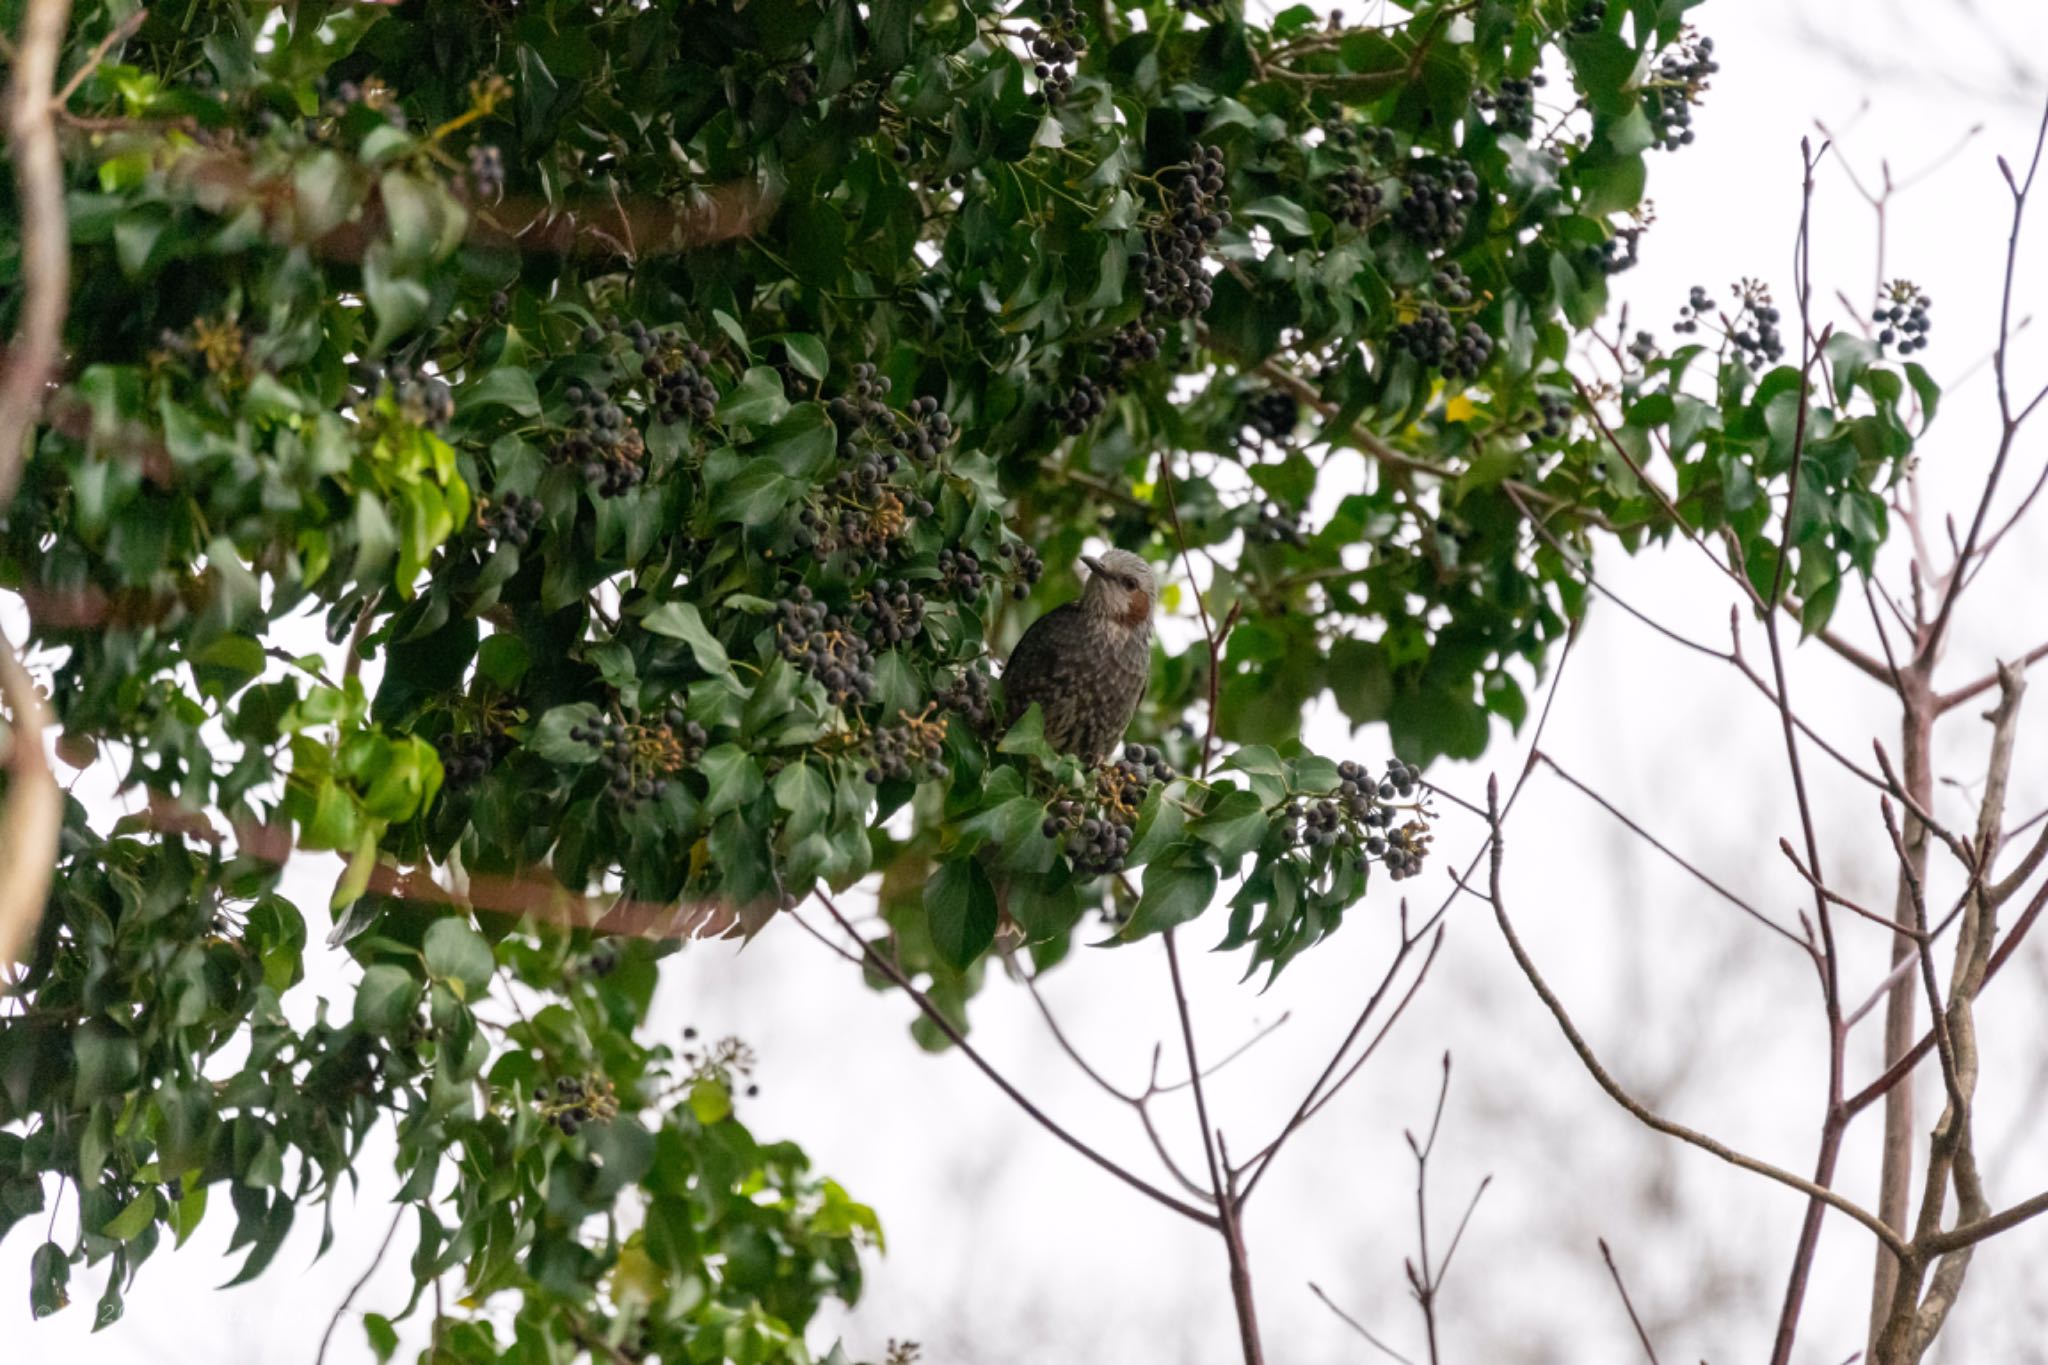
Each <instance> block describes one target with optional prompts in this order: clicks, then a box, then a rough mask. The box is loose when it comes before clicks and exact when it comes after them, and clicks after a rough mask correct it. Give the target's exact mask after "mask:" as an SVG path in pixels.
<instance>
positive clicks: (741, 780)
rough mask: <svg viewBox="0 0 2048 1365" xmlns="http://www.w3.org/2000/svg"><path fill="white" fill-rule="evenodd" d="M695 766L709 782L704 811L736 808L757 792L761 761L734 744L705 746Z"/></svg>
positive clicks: (758, 789) (715, 812)
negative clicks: (758, 761)
mask: <svg viewBox="0 0 2048 1365" xmlns="http://www.w3.org/2000/svg"><path fill="white" fill-rule="evenodd" d="M697 770H698V771H699V772H701V773H703V774H704V780H705V781H706V782H708V783H710V784H711V793H710V796H709V797H708V798H707V799H706V801H705V804H704V813H705V814H706V815H721V814H723V813H724V812H726V811H729V810H736V809H738V808H739V807H741V806H744V805H746V804H748V803H749V802H751V801H752V800H753V799H754V798H755V797H757V796H759V795H760V794H761V765H760V764H759V763H757V762H755V760H754V756H753V755H752V754H750V753H748V752H747V751H746V750H745V749H742V748H741V747H740V746H739V745H737V744H721V745H718V746H717V747H716V748H713V749H707V750H705V752H704V757H703V758H701V759H699V760H698V762H697Z"/></svg>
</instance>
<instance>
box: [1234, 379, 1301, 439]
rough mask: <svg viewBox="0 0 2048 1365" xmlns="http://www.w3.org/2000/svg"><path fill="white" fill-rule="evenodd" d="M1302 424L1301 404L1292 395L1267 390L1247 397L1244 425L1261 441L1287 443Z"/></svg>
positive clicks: (1280, 391) (1275, 390)
mask: <svg viewBox="0 0 2048 1365" xmlns="http://www.w3.org/2000/svg"><path fill="white" fill-rule="evenodd" d="M1300 422H1301V403H1300V401H1299V400H1298V399H1296V398H1295V396H1294V395H1293V394H1291V393H1286V392H1283V391H1282V390H1280V389H1265V390H1262V391H1260V392H1258V393H1253V394H1248V395H1246V397H1245V401H1244V425H1245V427H1246V428H1248V429H1249V430H1250V431H1251V432H1253V433H1254V435H1255V436H1257V437H1259V438H1260V439H1263V440H1268V441H1286V440H1287V439H1288V438H1290V437H1292V436H1293V435H1294V428H1295V427H1296V426H1297V425H1299V424H1300Z"/></svg>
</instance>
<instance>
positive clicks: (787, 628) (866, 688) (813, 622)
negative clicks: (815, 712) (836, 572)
mask: <svg viewBox="0 0 2048 1365" xmlns="http://www.w3.org/2000/svg"><path fill="white" fill-rule="evenodd" d="M775 608H776V612H777V616H776V621H775V643H776V647H777V648H778V649H779V650H780V651H781V652H782V657H783V658H785V659H787V660H789V661H790V662H791V663H793V664H795V665H796V666H797V667H798V668H800V669H802V670H803V671H804V672H805V673H808V674H810V676H811V677H813V678H816V679H817V680H818V681H819V682H820V683H823V684H824V687H825V694H826V695H827V696H829V697H830V698H831V699H832V704H833V705H834V706H845V705H847V704H849V703H859V702H865V701H866V700H868V698H870V697H872V696H874V694H875V675H874V672H873V667H874V651H873V650H872V649H871V648H869V646H868V641H867V637H866V636H865V635H863V634H862V633H861V632H860V631H857V630H855V629H854V628H853V627H852V625H851V624H850V623H849V622H848V621H847V620H846V619H845V618H844V617H842V616H839V615H838V614H836V613H834V612H830V611H827V610H826V609H825V604H824V603H822V602H819V601H817V600H815V598H814V596H813V595H812V592H811V589H810V587H809V586H808V585H799V586H798V588H797V590H796V595H795V597H794V598H784V599H783V600H782V601H780V602H777V603H776V604H775Z"/></svg>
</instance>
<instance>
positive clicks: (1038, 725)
mask: <svg viewBox="0 0 2048 1365" xmlns="http://www.w3.org/2000/svg"><path fill="white" fill-rule="evenodd" d="M996 751H997V752H998V753H1005V754H1023V755H1024V756H1025V757H1027V758H1035V759H1037V760H1039V761H1040V762H1041V763H1057V762H1059V759H1060V756H1059V752H1058V751H1057V750H1056V749H1054V748H1053V747H1052V745H1051V744H1049V743H1047V742H1046V738H1045V713H1044V712H1043V711H1041V710H1040V709H1039V706H1038V703H1037V702H1033V703H1031V705H1030V706H1028V707H1026V708H1025V711H1024V714H1023V715H1021V716H1019V717H1017V723H1016V724H1015V725H1012V726H1011V727H1010V729H1009V732H1008V733H1007V734H1005V735H1004V736H1003V738H1002V742H1001V743H999V744H997V745H996Z"/></svg>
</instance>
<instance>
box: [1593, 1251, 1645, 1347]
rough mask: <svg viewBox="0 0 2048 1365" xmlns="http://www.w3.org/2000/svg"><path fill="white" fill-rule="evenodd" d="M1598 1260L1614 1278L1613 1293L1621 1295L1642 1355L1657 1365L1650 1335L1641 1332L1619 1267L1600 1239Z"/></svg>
mask: <svg viewBox="0 0 2048 1365" xmlns="http://www.w3.org/2000/svg"><path fill="white" fill-rule="evenodd" d="M1600 1259H1601V1260H1603V1261H1605V1262H1607V1273H1608V1274H1609V1275H1612V1276H1613V1277H1614V1292H1615V1293H1617V1294H1619V1295H1621V1306H1622V1307H1623V1308H1626V1309H1627V1310H1628V1320H1629V1323H1630V1325H1632V1326H1633V1327H1634V1328H1635V1329H1636V1340H1638V1341H1640V1342H1642V1343H1643V1354H1644V1355H1646V1356H1648V1357H1649V1358H1650V1365H1658V1361H1657V1348H1656V1347H1655V1346H1652V1345H1651V1344H1650V1334H1649V1333H1648V1332H1646V1331H1644V1330H1643V1320H1642V1319H1641V1318H1639V1317H1637V1316H1636V1306H1635V1304H1633V1303H1631V1302H1630V1301H1629V1297H1628V1286H1627V1285H1625V1284H1623V1283H1622V1282H1621V1267H1620V1266H1617V1265H1616V1264H1615V1263H1614V1253H1613V1252H1612V1251H1609V1250H1608V1249H1607V1239H1606V1238H1605V1237H1602V1238H1601V1239H1600Z"/></svg>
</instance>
